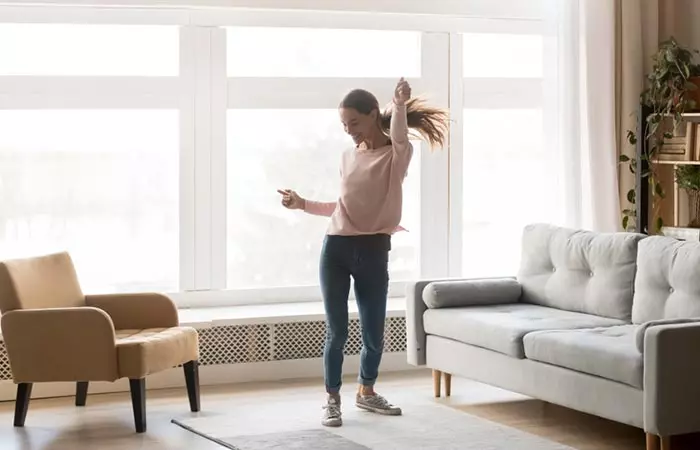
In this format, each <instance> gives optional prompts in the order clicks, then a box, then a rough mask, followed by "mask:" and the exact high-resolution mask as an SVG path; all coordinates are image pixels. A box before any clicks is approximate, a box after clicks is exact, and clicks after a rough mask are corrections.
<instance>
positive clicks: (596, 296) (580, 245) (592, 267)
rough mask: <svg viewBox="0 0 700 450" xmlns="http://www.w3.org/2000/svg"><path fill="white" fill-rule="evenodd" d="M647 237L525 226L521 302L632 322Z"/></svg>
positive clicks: (634, 234)
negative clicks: (642, 248) (639, 264)
mask: <svg viewBox="0 0 700 450" xmlns="http://www.w3.org/2000/svg"><path fill="white" fill-rule="evenodd" d="M644 238H645V235H643V234H637V233H594V232H591V231H582V230H573V229H568V228H561V227H556V226H552V225H544V224H534V225H529V226H527V227H525V230H524V232H523V237H522V257H521V263H520V270H519V273H518V281H520V284H521V285H522V287H523V297H522V301H523V302H527V303H533V304H537V305H544V306H551V307H554V308H559V309H565V310H568V311H577V312H583V313H587V314H594V315H598V316H604V317H611V318H615V319H621V320H624V321H626V322H629V321H630V319H631V315H632V297H633V288H634V279H635V272H636V261H637V244H638V242H639V241H641V240H643V239H644Z"/></svg>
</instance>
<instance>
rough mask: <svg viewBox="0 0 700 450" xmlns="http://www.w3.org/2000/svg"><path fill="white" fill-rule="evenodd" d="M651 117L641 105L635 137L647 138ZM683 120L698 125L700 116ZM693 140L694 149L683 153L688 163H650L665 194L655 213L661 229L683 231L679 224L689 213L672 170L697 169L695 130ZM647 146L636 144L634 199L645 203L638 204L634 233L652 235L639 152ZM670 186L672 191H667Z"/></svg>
mask: <svg viewBox="0 0 700 450" xmlns="http://www.w3.org/2000/svg"><path fill="white" fill-rule="evenodd" d="M650 114H651V109H650V108H648V107H645V106H643V105H641V107H640V115H639V118H638V123H637V132H638V134H637V135H638V136H646V127H647V123H646V120H647V117H648V116H649V115H650ZM682 117H683V118H685V119H688V121H689V122H693V123H700V112H692V113H685V114H683V115H682ZM694 134H695V137H694V139H693V144H692V145H693V148H691V149H689V150H686V151H690V152H691V154H690V155H692V156H690V158H691V159H687V160H686V159H683V160H663V159H657V160H654V161H653V162H652V164H653V165H655V166H658V167H657V170H656V172H657V177H658V181H659V183H661V185H662V186H663V187H664V192H665V193H666V197H665V198H664V199H663V200H661V203H660V208H659V211H658V216H660V217H661V218H662V219H663V222H664V226H673V227H684V226H685V224H684V223H682V220H683V219H686V217H685V215H686V211H687V209H688V198H687V195H686V194H685V192H684V191H683V190H681V189H679V188H678V183H676V177H675V170H676V167H678V166H680V165H693V166H700V157H699V155H698V154H697V153H698V152H697V151H696V150H695V146H696V145H697V144H696V143H695V141H697V140H698V139H700V130H698V129H697V128H696V131H695V132H694ZM648 145H649V143H648V142H647V139H638V140H637V155H636V157H637V167H638V168H639V169H641V170H637V172H638V174H637V180H636V181H637V183H636V197H637V199H644V201H638V202H637V203H638V205H637V207H638V217H637V230H636V231H637V232H640V233H646V234H654V233H655V232H656V231H655V224H654V223H652V224H650V223H649V222H650V220H655V217H651V214H652V213H653V211H652V210H651V209H652V205H651V203H652V202H651V196H650V191H649V180H648V179H647V178H644V179H642V178H641V175H640V173H641V172H642V171H644V170H646V169H647V165H646V163H645V161H643V159H642V158H641V155H642V152H645V151H646V149H647V146H648ZM671 186H672V189H669V187H671Z"/></svg>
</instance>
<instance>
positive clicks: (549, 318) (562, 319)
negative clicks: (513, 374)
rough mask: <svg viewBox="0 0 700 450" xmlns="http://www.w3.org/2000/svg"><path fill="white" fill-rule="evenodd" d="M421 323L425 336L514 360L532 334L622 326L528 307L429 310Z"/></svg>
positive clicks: (587, 316)
mask: <svg viewBox="0 0 700 450" xmlns="http://www.w3.org/2000/svg"><path fill="white" fill-rule="evenodd" d="M423 322H424V327H425V332H426V334H432V335H436V336H441V337H445V338H448V339H452V340H455V341H459V342H463V343H465V344H470V345H475V346H477V347H482V348H486V349H489V350H493V351H496V352H500V353H504V354H506V355H509V356H513V357H515V358H525V349H524V346H523V337H524V336H525V335H526V334H528V333H531V332H533V331H541V330H560V329H567V330H572V329H578V328H596V327H608V326H614V325H622V324H624V323H625V322H623V321H621V320H618V319H610V318H607V317H600V316H593V315H590V314H583V313H577V312H571V311H564V310H560V309H555V308H550V307H547V306H539V305H532V304H527V303H515V304H506V305H494V306H466V307H457V308H438V309H428V310H427V311H426V312H425V314H424V316H423Z"/></svg>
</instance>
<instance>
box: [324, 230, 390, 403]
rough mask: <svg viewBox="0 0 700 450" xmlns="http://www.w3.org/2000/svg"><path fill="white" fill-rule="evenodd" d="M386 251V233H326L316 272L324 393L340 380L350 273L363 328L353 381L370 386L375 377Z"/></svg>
mask: <svg viewBox="0 0 700 450" xmlns="http://www.w3.org/2000/svg"><path fill="white" fill-rule="evenodd" d="M390 250H391V237H390V236H389V235H386V234H375V235H367V236H326V239H325V241H324V243H323V250H322V251H321V264H320V275H321V291H322V293H323V305H324V307H325V310H326V344H325V347H324V350H323V365H324V376H325V383H326V391H327V392H328V393H331V394H336V393H338V392H339V391H340V387H341V385H342V372H343V352H344V349H345V342H346V341H347V339H348V296H349V294H350V278H351V277H352V279H353V280H354V282H355V297H356V299H357V306H358V310H359V313H360V314H359V315H360V326H361V328H362V351H361V353H360V375H359V378H358V381H359V383H360V384H362V385H365V386H373V385H374V383H375V381H376V380H377V376H378V375H379V363H380V362H381V359H382V351H383V349H384V322H385V319H386V300H387V293H388V288H389V271H388V264H389V251H390Z"/></svg>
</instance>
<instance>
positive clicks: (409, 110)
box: [340, 89, 449, 149]
mask: <svg viewBox="0 0 700 450" xmlns="http://www.w3.org/2000/svg"><path fill="white" fill-rule="evenodd" d="M340 107H341V108H352V109H354V110H356V111H357V112H359V113H361V114H364V115H369V114H371V113H372V111H374V110H376V111H377V112H378V117H379V127H380V128H381V130H382V131H383V132H384V134H386V135H389V126H390V124H391V114H392V112H393V108H392V106H391V105H389V106H387V107H386V108H385V109H384V111H381V110H380V109H379V102H378V101H377V97H375V96H374V94H372V93H371V92H368V91H365V90H364V89H355V90H352V91H350V92H349V93H348V94H347V95H346V96H345V98H343V100H342V101H341V102H340ZM406 118H407V121H408V128H410V129H411V130H414V131H416V132H417V133H418V135H417V136H416V135H415V134H414V137H416V138H422V139H424V140H426V141H428V143H430V147H431V149H435V148H436V147H444V146H445V143H446V141H447V131H448V129H449V128H448V121H449V115H448V113H447V111H445V110H443V109H440V108H435V107H432V106H428V105H427V104H426V102H425V100H424V99H422V98H412V99H410V100H409V101H408V102H406Z"/></svg>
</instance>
